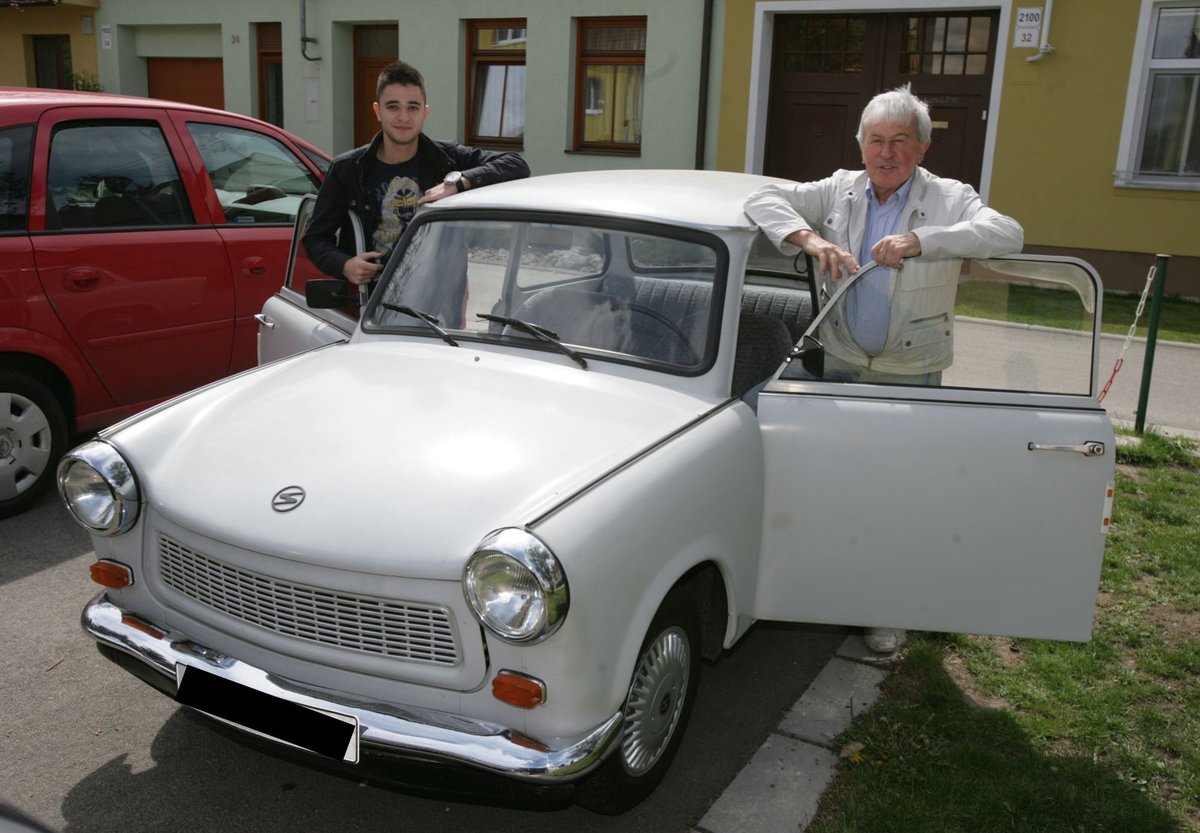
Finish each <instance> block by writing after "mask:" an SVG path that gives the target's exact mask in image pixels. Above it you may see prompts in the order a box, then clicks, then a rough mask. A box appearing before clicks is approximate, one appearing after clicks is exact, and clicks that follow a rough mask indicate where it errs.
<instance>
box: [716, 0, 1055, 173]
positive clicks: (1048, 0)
mask: <svg viewBox="0 0 1200 833" xmlns="http://www.w3.org/2000/svg"><path fill="white" fill-rule="evenodd" d="M1047 2H1049V0H1047ZM712 24H713V0H704V34H703V35H701V38H702V39H703V43H702V44H701V48H700V106H698V107H697V108H696V164H695V168H696V170H698V171H702V170H704V155H705V152H706V148H705V130H706V129H707V128H708V73H709V66H710V64H711V63H712Z"/></svg>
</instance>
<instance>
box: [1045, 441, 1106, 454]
mask: <svg viewBox="0 0 1200 833" xmlns="http://www.w3.org/2000/svg"><path fill="white" fill-rule="evenodd" d="M1029 450H1030V451H1073V452H1075V453H1076V454H1082V455H1083V456H1084V457H1103V456H1104V443H1101V442H1096V441H1095V440H1092V441H1089V442H1086V443H1083V444H1082V445H1050V444H1045V443H1030V444H1029Z"/></svg>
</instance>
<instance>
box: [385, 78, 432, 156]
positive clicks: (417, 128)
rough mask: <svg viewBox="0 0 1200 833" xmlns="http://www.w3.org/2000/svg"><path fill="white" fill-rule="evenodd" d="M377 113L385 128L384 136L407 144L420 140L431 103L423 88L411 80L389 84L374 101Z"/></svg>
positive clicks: (397, 142)
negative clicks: (424, 94) (423, 92)
mask: <svg viewBox="0 0 1200 833" xmlns="http://www.w3.org/2000/svg"><path fill="white" fill-rule="evenodd" d="M375 117H376V118H377V119H379V126H380V128H381V129H382V130H383V136H384V139H385V140H387V141H390V142H393V143H394V144H397V145H408V144H412V143H413V142H415V141H417V136H419V135H420V133H421V128H422V127H424V126H425V119H427V118H428V117H429V105H428V104H426V103H425V96H423V95H422V94H421V88H420V87H418V86H416V85H410V84H388V85H387V86H386V87H384V88H383V92H382V93H380V95H379V100H378V101H376V102H375Z"/></svg>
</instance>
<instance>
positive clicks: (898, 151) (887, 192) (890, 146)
mask: <svg viewBox="0 0 1200 833" xmlns="http://www.w3.org/2000/svg"><path fill="white" fill-rule="evenodd" d="M859 148H860V149H861V150H862V161H863V165H864V166H865V167H866V169H867V176H868V177H869V178H870V180H871V184H872V185H874V186H875V197H876V199H878V200H879V201H880V202H883V201H885V200H886V199H887V198H888V197H890V196H891V195H892V194H894V193H895V192H896V190H897V189H898V188H899V187H900V186H901V185H903V184H904V183H905V182H907V181H908V178H909V177H910V176H912V175H913V171H915V170H916V169H917V165H920V164H921V160H922V159H924V158H925V152H926V151H927V150H929V142H928V141H925V142H918V141H917V125H916V124H915V123H913V124H888V123H886V122H876V123H873V124H868V125H865V126H864V129H863V140H862V142H861V143H859Z"/></svg>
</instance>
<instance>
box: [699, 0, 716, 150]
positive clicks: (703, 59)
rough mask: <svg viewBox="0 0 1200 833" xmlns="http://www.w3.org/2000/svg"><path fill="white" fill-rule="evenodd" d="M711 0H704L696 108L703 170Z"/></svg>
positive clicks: (710, 50)
mask: <svg viewBox="0 0 1200 833" xmlns="http://www.w3.org/2000/svg"><path fill="white" fill-rule="evenodd" d="M712 28H713V0H704V29H703V34H702V35H701V40H702V41H703V45H702V46H701V47H700V102H699V106H698V107H697V108H696V170H698V171H702V170H704V156H705V150H706V148H705V131H706V130H707V129H708V73H709V68H710V67H711V65H712Z"/></svg>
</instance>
